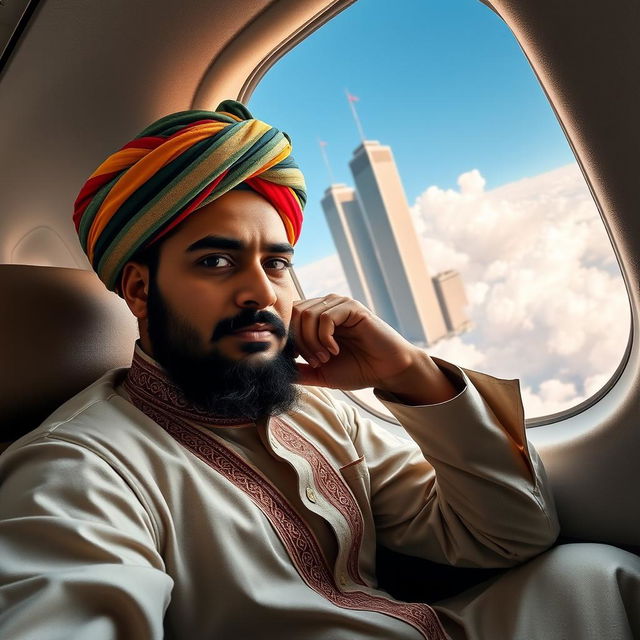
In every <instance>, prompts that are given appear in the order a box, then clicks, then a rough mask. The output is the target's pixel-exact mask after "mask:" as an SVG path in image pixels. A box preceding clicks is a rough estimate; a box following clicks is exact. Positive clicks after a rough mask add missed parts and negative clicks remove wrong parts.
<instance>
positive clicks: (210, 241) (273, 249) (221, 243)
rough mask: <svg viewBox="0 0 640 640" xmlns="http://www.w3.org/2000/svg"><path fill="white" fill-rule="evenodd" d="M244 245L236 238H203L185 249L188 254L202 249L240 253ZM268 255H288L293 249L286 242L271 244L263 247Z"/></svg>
mask: <svg viewBox="0 0 640 640" xmlns="http://www.w3.org/2000/svg"><path fill="white" fill-rule="evenodd" d="M245 248H246V245H245V244H244V243H243V242H241V241H240V240H237V239H236V238H226V237H224V236H205V237H204V238H200V240H196V241H195V242H194V243H192V244H190V245H189V246H188V247H187V251H188V252H193V251H200V250H202V249H227V250H231V251H242V250H243V249H245ZM265 249H266V251H267V252H268V253H290V254H293V251H294V250H293V247H292V246H291V245H290V244H289V243H288V242H271V243H269V244H267V245H265Z"/></svg>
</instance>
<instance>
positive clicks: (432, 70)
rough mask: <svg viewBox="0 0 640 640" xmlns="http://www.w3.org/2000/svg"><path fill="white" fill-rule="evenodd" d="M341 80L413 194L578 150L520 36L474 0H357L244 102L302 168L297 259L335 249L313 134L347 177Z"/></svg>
mask: <svg viewBox="0 0 640 640" xmlns="http://www.w3.org/2000/svg"><path fill="white" fill-rule="evenodd" d="M399 8H401V9H402V10H400V9H399ZM345 88H348V89H349V91H350V92H351V93H352V94H354V95H356V96H358V97H359V99H360V100H359V102H358V103H357V104H356V107H357V109H358V113H359V115H360V119H361V121H362V125H363V128H364V132H365V135H366V137H367V139H373V140H379V141H380V142H381V143H383V144H387V145H390V146H391V148H392V149H393V153H394V156H395V159H396V163H397V165H398V169H399V171H400V175H401V176H402V180H403V183H404V187H405V191H406V194H407V199H408V201H409V204H413V202H414V201H415V199H416V197H417V196H418V195H420V194H421V193H422V192H423V191H424V190H425V189H426V188H427V187H428V186H430V185H433V184H435V185H437V186H439V187H441V188H457V185H456V179H457V177H458V176H459V175H460V174H461V173H464V172H466V171H469V170H471V169H474V168H475V169H478V170H479V171H480V172H481V173H482V175H483V176H484V177H485V178H486V180H487V185H486V188H487V189H492V188H494V187H497V186H500V185H502V184H505V183H507V182H511V181H513V180H517V179H519V178H523V177H526V176H533V175H538V174H540V173H543V172H545V171H548V170H550V169H553V168H556V167H559V166H562V165H566V164H568V163H570V162H572V161H573V160H574V158H573V155H572V153H571V150H570V148H569V146H568V144H567V142H566V140H565V138H564V135H563V133H562V131H561V129H560V126H559V125H558V122H557V120H556V118H555V115H554V114H553V112H552V110H551V108H550V106H549V104H548V102H547V100H546V97H545V96H544V93H543V91H542V89H541V88H540V86H539V84H538V81H537V79H536V78H535V76H534V74H533V71H532V70H531V68H530V67H529V64H528V62H527V60H526V58H525V56H524V54H523V53H522V51H521V50H520V47H519V45H518V44H517V42H516V41H515V39H514V37H513V35H512V34H511V32H510V31H509V29H508V28H507V27H506V25H505V24H504V23H503V22H502V21H501V20H500V19H499V18H498V17H497V16H496V15H495V14H494V13H493V12H492V11H491V10H489V9H488V8H487V7H485V6H484V5H482V4H481V3H480V2H479V0H446V1H439V2H435V1H434V0H399V2H397V3H393V4H392V3H390V2H389V1H388V0H359V2H356V3H355V4H354V5H353V6H351V7H349V8H348V9H346V10H345V11H343V12H342V13H341V14H339V15H338V16H336V17H335V18H334V19H333V20H332V21H331V22H330V23H329V24H328V25H325V26H324V27H323V28H321V29H320V30H318V31H316V32H315V33H314V34H312V35H311V36H310V37H309V38H307V39H306V40H305V41H304V42H302V43H301V44H299V45H298V46H297V47H296V48H294V49H293V50H292V51H291V52H289V54H287V55H286V56H285V57H284V58H282V59H281V60H280V61H279V62H278V63H276V65H275V66H274V67H273V68H272V69H271V70H270V71H269V72H268V73H267V74H266V76H265V77H264V78H263V80H262V82H261V83H260V84H259V86H258V87H257V88H256V90H255V91H254V94H253V96H252V98H251V100H250V101H249V108H250V110H251V111H252V113H253V114H254V116H255V117H257V118H259V119H261V120H264V121H266V122H269V123H270V124H273V125H275V126H277V127H278V128H280V129H282V130H284V131H286V132H287V133H288V134H289V135H290V136H291V137H292V140H293V156H294V157H295V159H296V161H297V162H298V163H299V164H300V166H301V168H302V170H303V171H304V173H305V177H306V180H307V187H308V194H309V200H308V204H307V208H306V210H305V225H304V228H303V232H302V237H301V239H300V241H299V243H298V247H297V250H296V263H297V264H298V265H303V264H306V263H308V262H312V261H314V260H317V259H318V258H321V257H323V256H326V255H329V254H331V253H333V252H334V251H335V249H334V246H333V242H332V240H331V235H330V233H329V230H328V228H327V226H326V224H325V221H324V214H323V213H322V209H321V207H320V199H321V197H322V194H323V192H324V190H325V188H326V187H327V186H328V184H329V177H328V175H327V171H326V168H325V165H324V163H323V160H322V156H321V154H320V150H319V147H318V139H319V138H320V139H322V140H324V141H326V142H327V143H328V146H327V147H326V150H327V153H328V155H329V159H330V162H331V165H332V169H333V173H334V176H335V179H336V181H337V182H344V183H347V184H352V180H351V176H350V173H349V168H348V162H349V159H350V158H351V156H352V153H353V150H354V149H355V147H356V146H357V145H358V144H359V137H358V131H357V129H356V126H355V124H354V122H353V118H352V116H351V113H350V110H349V105H348V103H347V100H346V98H345V93H344V92H345Z"/></svg>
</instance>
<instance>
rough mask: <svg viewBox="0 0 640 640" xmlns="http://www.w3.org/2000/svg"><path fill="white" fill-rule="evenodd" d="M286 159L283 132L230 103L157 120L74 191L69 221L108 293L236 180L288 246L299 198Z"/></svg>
mask: <svg viewBox="0 0 640 640" xmlns="http://www.w3.org/2000/svg"><path fill="white" fill-rule="evenodd" d="M290 154H291V143H290V140H289V137H288V136H287V135H286V134H285V133H283V132H281V131H279V130H278V129H276V128H275V127H272V126H270V125H268V124H266V123H264V122H262V121H260V120H255V119H254V118H253V117H252V116H251V114H250V113H249V111H248V110H247V109H246V107H244V106H243V105H242V104H240V103H239V102H236V101H234V100H225V101H224V102H222V103H221V104H220V105H219V106H218V108H217V110H216V111H181V112H179V113H174V114H172V115H169V116H166V117H164V118H161V119H160V120H158V121H157V122H155V123H154V124H152V125H150V126H149V127H147V128H146V129H145V130H144V131H142V132H141V133H140V134H139V135H138V136H137V137H136V138H135V139H134V140H132V141H131V142H128V143H127V144H126V145H124V146H123V147H122V148H121V149H120V150H119V151H117V152H116V153H114V154H112V155H111V156H109V157H108V158H107V159H106V160H105V161H104V162H103V163H102V164H101V165H100V166H99V167H98V168H97V169H96V170H95V171H94V172H93V174H92V175H91V176H90V177H89V178H88V179H87V181H86V183H85V184H84V186H83V187H82V189H81V191H80V193H79V194H78V197H77V199H76V202H75V208H74V216H73V220H74V223H75V226H76V230H77V231H78V236H79V238H80V243H81V244H82V248H83V249H84V251H85V253H86V254H87V256H88V257H89V260H90V261H91V264H92V266H93V268H94V269H95V271H96V272H97V273H98V276H99V277H100V279H101V280H102V281H103V282H104V283H105V285H106V286H107V288H109V289H111V290H115V289H116V287H117V284H118V280H119V275H120V272H121V270H122V267H123V266H124V265H125V264H126V262H127V261H128V260H130V259H131V258H133V256H134V255H135V254H136V253H137V252H138V251H139V250H140V249H143V248H144V247H147V246H149V245H150V244H152V243H153V242H154V241H155V240H158V239H159V238H161V237H162V236H163V235H165V234H166V233H168V232H169V231H170V230H171V229H173V228H175V227H176V226H177V225H178V224H180V223H181V222H182V221H183V220H185V219H186V218H187V217H188V216H189V215H191V214H192V213H193V212H194V211H197V210H198V209H199V208H200V207H202V206H204V205H206V204H208V203H209V202H211V201H212V200H215V199H216V198H219V197H220V196H221V195H223V194H224V193H226V192H227V191H229V190H230V189H233V188H234V187H236V186H237V185H239V184H240V183H243V182H244V183H245V184H246V185H248V186H249V187H250V188H251V189H253V190H254V191H256V192H257V193H259V194H260V195H261V196H263V197H264V198H266V199H267V200H268V201H269V202H270V203H271V204H272V205H273V207H274V208H275V209H276V211H277V212H278V214H279V215H280V217H281V218H282V221H283V223H284V225H285V228H286V230H287V236H288V238H289V241H290V242H291V244H295V243H296V241H297V240H298V237H299V236H300V230H301V227H302V217H303V216H302V212H303V209H304V205H305V203H306V197H307V194H306V186H305V182H304V177H303V175H302V172H301V171H300V169H299V168H298V166H297V165H296V163H295V162H294V160H293V158H292V157H291V155H290Z"/></svg>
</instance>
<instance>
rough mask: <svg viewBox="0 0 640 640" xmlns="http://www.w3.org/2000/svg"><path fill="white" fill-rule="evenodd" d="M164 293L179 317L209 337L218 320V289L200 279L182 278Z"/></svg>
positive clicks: (220, 300)
mask: <svg viewBox="0 0 640 640" xmlns="http://www.w3.org/2000/svg"><path fill="white" fill-rule="evenodd" d="M164 295H165V299H166V300H167V301H168V302H170V304H171V307H172V308H173V309H174V310H175V312H176V313H177V314H178V315H179V317H181V318H182V319H183V320H184V321H185V322H186V323H187V324H189V325H190V326H191V327H192V328H193V329H195V330H196V331H197V332H198V333H200V334H201V335H202V336H204V337H205V338H207V339H208V338H209V337H210V335H211V333H212V332H213V330H214V328H215V326H216V324H217V322H218V321H219V320H220V309H221V304H222V296H221V292H220V291H217V290H215V289H214V288H213V287H211V286H210V285H209V286H206V285H205V284H204V283H202V282H201V281H194V280H190V279H188V278H182V279H181V280H180V282H179V284H178V286H175V287H171V290H170V291H168V292H167V293H165V294H164Z"/></svg>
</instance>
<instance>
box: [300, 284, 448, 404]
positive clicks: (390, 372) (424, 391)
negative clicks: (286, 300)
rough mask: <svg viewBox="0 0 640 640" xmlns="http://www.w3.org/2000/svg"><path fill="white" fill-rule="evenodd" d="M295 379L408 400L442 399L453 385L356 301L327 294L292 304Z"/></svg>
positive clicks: (433, 364)
mask: <svg viewBox="0 0 640 640" xmlns="http://www.w3.org/2000/svg"><path fill="white" fill-rule="evenodd" d="M291 328H292V330H293V332H294V334H295V337H296V345H297V348H298V351H299V353H300V355H301V356H302V357H303V358H304V359H305V360H306V361H307V362H308V363H309V364H300V363H299V364H298V371H299V374H300V378H299V383H300V384H307V385H312V386H319V387H331V388H333V389H343V390H349V389H362V388H365V387H375V388H377V389H380V390H381V391H387V392H389V393H393V394H394V395H396V396H398V398H399V399H400V400H402V401H403V402H407V403H409V404H432V403H436V402H444V401H445V400H449V399H450V398H452V397H453V396H454V395H456V389H455V388H454V386H453V385H452V384H451V383H450V382H449V380H448V379H447V377H446V376H445V375H444V374H443V373H442V371H440V369H439V368H438V366H437V365H436V364H435V362H433V360H432V359H431V358H430V357H429V356H428V355H427V354H426V353H425V352H424V351H422V350H421V349H419V348H418V347H416V346H414V345H412V344H411V343H410V342H409V341H407V340H405V338H403V337H402V336H401V335H400V334H399V333H398V332H397V331H395V330H394V329H392V328H391V327H390V326H389V325H388V324H386V323H385V322H383V321H382V320H381V319H380V318H378V317H377V316H375V315H374V314H373V313H371V311H369V309H367V308H366V307H365V306H364V305H362V304H361V303H360V302H358V301H356V300H352V299H351V298H346V297H343V296H338V295H335V294H330V295H328V296H325V297H323V298H312V299H310V300H300V301H298V302H295V303H294V305H293V315H292V317H291Z"/></svg>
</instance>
